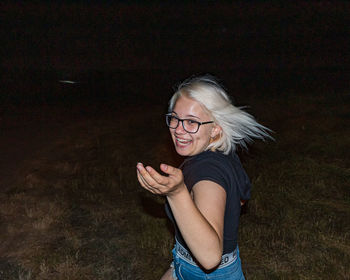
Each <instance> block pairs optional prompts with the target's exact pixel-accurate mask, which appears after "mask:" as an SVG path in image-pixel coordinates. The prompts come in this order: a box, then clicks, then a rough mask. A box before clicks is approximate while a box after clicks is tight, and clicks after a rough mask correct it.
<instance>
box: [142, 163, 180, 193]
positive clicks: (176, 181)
mask: <svg viewBox="0 0 350 280" xmlns="http://www.w3.org/2000/svg"><path fill="white" fill-rule="evenodd" d="M136 168H137V179H138V181H139V182H140V184H141V186H142V187H143V188H144V189H146V190H148V191H149V192H151V193H154V194H158V195H166V196H172V195H175V194H176V193H178V192H180V191H183V190H187V188H186V186H185V183H184V177H183V174H182V171H181V169H178V168H175V167H173V166H170V165H167V164H161V165H160V170H161V171H163V172H164V173H165V174H167V175H168V176H164V175H161V174H160V173H158V172H157V171H156V170H155V169H153V168H152V167H150V166H147V167H144V166H143V164H142V163H138V164H137V165H136Z"/></svg>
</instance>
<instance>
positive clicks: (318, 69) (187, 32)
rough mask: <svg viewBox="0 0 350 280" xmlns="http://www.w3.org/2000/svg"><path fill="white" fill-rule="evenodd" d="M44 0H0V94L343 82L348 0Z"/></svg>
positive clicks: (32, 97) (43, 98)
mask: <svg viewBox="0 0 350 280" xmlns="http://www.w3.org/2000/svg"><path fill="white" fill-rule="evenodd" d="M48 2H49V1H47V2H45V1H41V2H37V3H22V2H19V1H18V2H17V1H15V2H14V3H13V2H5V4H2V8H1V10H2V21H3V22H2V27H3V28H2V35H1V36H2V54H3V55H2V56H3V58H2V63H1V67H2V72H3V73H4V75H2V78H1V84H2V89H1V102H3V103H25V102H29V103H30V102H34V103H38V102H39V103H40V102H41V103H50V102H51V103H52V102H53V103H55V102H61V101H62V99H69V100H73V99H74V100H75V101H77V100H78V101H82V100H87V99H100V100H105V101H106V100H107V101H108V100H110V99H115V98H120V97H123V98H124V100H129V101H130V102H133V101H132V100H134V102H135V100H136V98H137V97H142V99H143V100H153V101H158V100H159V102H160V103H162V102H164V101H165V100H167V98H168V96H169V94H170V93H171V91H172V86H173V85H174V84H175V83H176V82H178V81H180V80H182V79H184V78H186V77H188V76H189V75H192V74H198V73H207V72H209V73H212V74H214V75H217V76H218V77H219V78H221V79H222V80H223V81H224V82H225V84H226V85H227V87H228V88H229V89H230V90H232V91H235V92H236V93H235V94H236V95H237V94H239V95H244V94H250V93H253V94H259V95H267V94H282V93H283V92H290V91H295V92H306V93H312V92H317V91H319V90H327V89H330V88H331V89H332V90H335V91H336V90H343V89H344V88H347V87H348V80H349V38H350V36H349V35H350V34H349V33H350V32H349V28H348V27H349V26H350V19H349V18H350V17H349V11H350V4H349V3H348V2H346V1H343V2H342V1H332V2H331V1H312V2H311V3H310V1H296V2H295V3H294V4H293V3H289V4H278V2H265V1H247V2H243V1H242V2H237V3H234V4H230V3H229V1H225V2H220V1H219V2H217V3H214V2H213V1H205V2H200V1H197V2H194V3H192V4H186V2H185V1H183V2H177V3H171V2H170V1H169V2H166V3H162V2H161V1H158V2H154V4H147V3H143V2H140V1H139V2H137V1H133V2H128V1H123V2H118V3H117V4H115V3H114V4H112V3H111V2H103V3H102V4H98V3H94V2H84V1H79V2H75V3H74V2H69V1H65V2H60V1H54V2H53V3H50V4H49V3H48ZM96 2H97V1H96ZM65 80H68V81H74V82H78V83H76V84H68V83H62V82H60V81H65ZM164 94H165V95H166V97H165V98H163V95H164Z"/></svg>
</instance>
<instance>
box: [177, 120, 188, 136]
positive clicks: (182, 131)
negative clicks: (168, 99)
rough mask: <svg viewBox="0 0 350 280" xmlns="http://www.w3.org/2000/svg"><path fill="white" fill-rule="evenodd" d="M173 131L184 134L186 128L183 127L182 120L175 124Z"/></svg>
mask: <svg viewBox="0 0 350 280" xmlns="http://www.w3.org/2000/svg"><path fill="white" fill-rule="evenodd" d="M175 132H176V133H177V134H185V133H186V130H185V129H184V124H183V122H182V121H179V125H178V126H177V128H176V129H175Z"/></svg>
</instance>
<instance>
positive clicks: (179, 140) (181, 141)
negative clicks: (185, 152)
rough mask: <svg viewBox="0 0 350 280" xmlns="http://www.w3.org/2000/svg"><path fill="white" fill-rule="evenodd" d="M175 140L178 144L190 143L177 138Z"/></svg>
mask: <svg viewBox="0 0 350 280" xmlns="http://www.w3.org/2000/svg"><path fill="white" fill-rule="evenodd" d="M176 140H177V141H178V142H180V143H188V142H190V141H189V140H183V139H179V138H176Z"/></svg>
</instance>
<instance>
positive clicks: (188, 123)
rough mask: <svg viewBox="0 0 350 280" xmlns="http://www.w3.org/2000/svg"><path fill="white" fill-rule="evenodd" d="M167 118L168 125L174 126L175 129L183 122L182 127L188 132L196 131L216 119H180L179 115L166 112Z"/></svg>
mask: <svg viewBox="0 0 350 280" xmlns="http://www.w3.org/2000/svg"><path fill="white" fill-rule="evenodd" d="M165 120H166V124H167V126H169V127H170V128H173V129H175V128H177V127H178V126H179V123H180V122H182V127H183V128H184V130H185V131H186V132H188V133H196V132H197V131H198V129H199V127H200V126H201V125H202V124H208V123H213V122H214V121H210V122H198V121H195V120H191V119H179V118H178V117H176V116H174V115H172V114H166V115H165Z"/></svg>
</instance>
